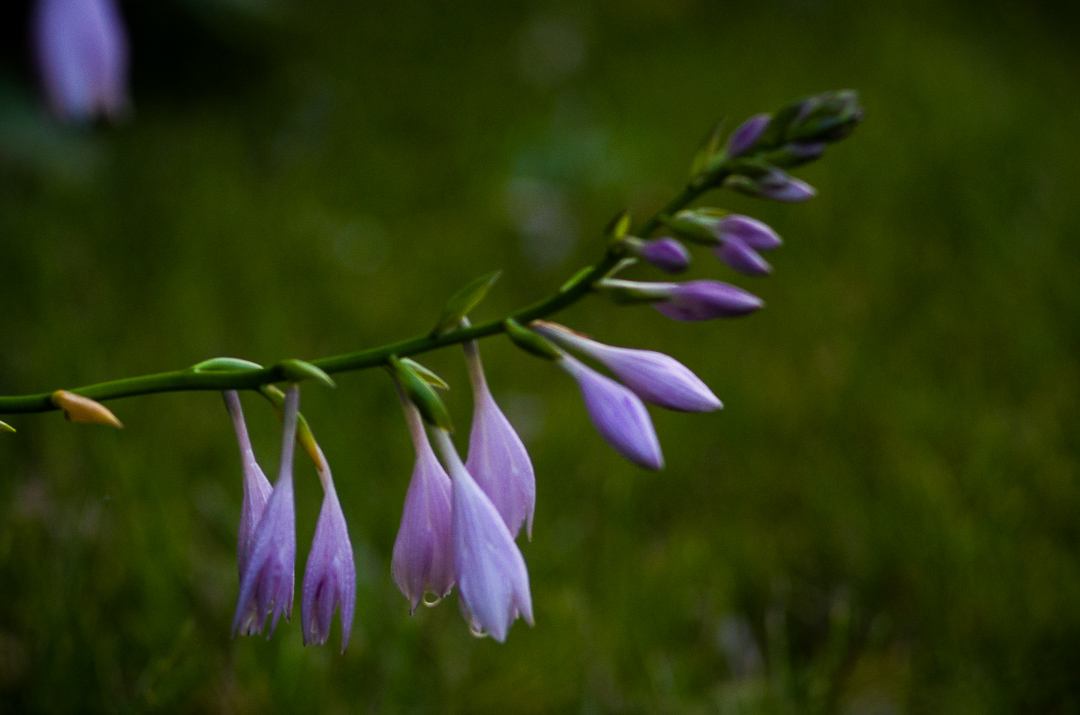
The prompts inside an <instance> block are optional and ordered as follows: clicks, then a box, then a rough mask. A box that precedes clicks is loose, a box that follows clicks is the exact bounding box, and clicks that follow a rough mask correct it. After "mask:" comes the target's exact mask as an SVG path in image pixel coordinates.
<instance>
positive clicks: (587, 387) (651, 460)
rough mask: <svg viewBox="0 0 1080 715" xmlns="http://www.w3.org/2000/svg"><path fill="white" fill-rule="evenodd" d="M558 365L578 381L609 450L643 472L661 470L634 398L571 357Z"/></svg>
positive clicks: (656, 446) (644, 413)
mask: <svg viewBox="0 0 1080 715" xmlns="http://www.w3.org/2000/svg"><path fill="white" fill-rule="evenodd" d="M558 364H559V366H560V367H561V368H562V369H564V370H566V372H567V373H569V374H570V376H571V377H573V378H574V379H575V380H577V383H578V387H579V388H580V389H581V396H582V398H583V399H584V400H585V409H586V410H587V411H588V413H589V417H590V418H591V419H592V423H593V425H595V427H596V429H597V431H599V432H600V435H601V436H602V437H603V438H604V439H606V440H607V441H608V443H609V444H610V445H611V446H612V447H614V448H615V449H616V450H617V451H618V452H619V453H620V454H622V455H623V456H624V457H626V458H627V459H629V460H630V461H631V462H633V463H634V464H637V465H639V466H642V467H645V468H646V469H654V470H656V469H661V468H663V466H664V457H663V455H662V454H661V452H660V442H659V440H658V439H657V438H656V430H654V429H653V424H652V420H651V419H649V412H648V410H646V409H645V405H643V404H642V402H641V400H640V399H639V398H638V396H637V395H635V394H634V393H633V392H632V391H631V390H630V389H628V388H626V387H624V386H622V385H620V384H619V383H617V382H615V381H614V380H612V379H611V378H610V377H608V376H606V375H601V374H600V373H599V372H597V371H596V370H593V369H592V368H590V367H588V366H587V365H585V364H584V363H582V362H581V361H580V360H578V359H577V358H574V357H572V356H570V355H563V356H562V357H561V358H560V359H559V363H558Z"/></svg>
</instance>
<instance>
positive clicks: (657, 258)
mask: <svg viewBox="0 0 1080 715" xmlns="http://www.w3.org/2000/svg"><path fill="white" fill-rule="evenodd" d="M626 241H627V244H628V247H629V249H630V252H631V253H633V254H634V255H635V256H637V257H638V258H640V259H641V260H643V261H646V262H648V263H651V264H652V265H654V266H656V267H657V268H659V269H660V270H662V271H665V272H667V273H682V272H683V271H685V270H686V269H687V268H688V267H689V266H690V252H689V251H687V250H686V246H684V245H682V244H681V243H679V242H678V241H676V240H675V239H674V238H670V237H667V238H658V239H656V240H653V241H642V240H641V239H640V238H628V239H626Z"/></svg>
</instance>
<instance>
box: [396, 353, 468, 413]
mask: <svg viewBox="0 0 1080 715" xmlns="http://www.w3.org/2000/svg"><path fill="white" fill-rule="evenodd" d="M390 366H391V368H392V369H393V371H394V377H395V378H397V381H398V384H399V385H401V389H402V390H404V391H405V394H406V395H407V396H408V398H409V400H410V401H411V402H412V403H413V404H414V405H416V409H418V410H420V414H421V415H422V416H423V418H424V419H425V420H426V421H427V422H428V424H430V425H433V426H435V427H441V428H442V429H444V430H446V431H447V432H452V431H453V430H454V427H453V423H452V422H451V421H450V413H449V412H448V411H447V409H446V405H445V404H444V403H443V401H442V398H440V397H439V395H438V393H436V392H435V390H434V389H433V388H432V387H431V385H430V384H429V383H428V381H427V380H425V379H424V378H423V377H422V376H421V375H420V374H419V373H418V372H417V371H416V370H414V369H413V368H412V367H410V366H409V365H407V364H405V362H404V361H403V360H400V359H398V357H397V356H396V355H392V356H391V357H390Z"/></svg>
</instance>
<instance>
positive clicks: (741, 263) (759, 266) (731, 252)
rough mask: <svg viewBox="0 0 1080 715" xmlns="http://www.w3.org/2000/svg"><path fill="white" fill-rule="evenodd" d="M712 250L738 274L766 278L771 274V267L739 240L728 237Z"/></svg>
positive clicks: (758, 254)
mask: <svg viewBox="0 0 1080 715" xmlns="http://www.w3.org/2000/svg"><path fill="white" fill-rule="evenodd" d="M713 250H714V252H715V253H716V256H717V257H718V258H719V259H720V260H722V261H723V262H724V263H726V264H728V265H729V266H731V267H732V268H734V269H735V270H737V271H738V272H739V273H745V274H746V275H748V276H767V275H769V274H770V273H772V266H770V265H769V263H768V262H767V261H766V260H765V259H764V258H762V257H761V254H760V253H758V252H757V251H755V250H754V249H753V248H751V247H750V246H748V245H747V244H746V243H744V242H743V241H742V239H740V238H736V237H734V236H729V237H728V238H726V239H725V240H724V241H722V242H721V243H720V245H718V246H716V247H715V248H714V249H713Z"/></svg>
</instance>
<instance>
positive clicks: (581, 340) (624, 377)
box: [534, 323, 723, 412]
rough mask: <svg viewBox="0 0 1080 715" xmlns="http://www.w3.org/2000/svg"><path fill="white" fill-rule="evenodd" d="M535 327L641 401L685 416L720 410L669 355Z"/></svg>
mask: <svg viewBox="0 0 1080 715" xmlns="http://www.w3.org/2000/svg"><path fill="white" fill-rule="evenodd" d="M534 326H535V327H536V330H538V331H539V332H540V333H542V334H544V335H546V336H547V337H549V338H551V339H552V340H554V341H555V342H557V343H559V344H560V345H562V346H563V347H566V348H570V349H572V350H576V351H577V352H579V353H581V354H583V355H585V356H587V357H590V358H592V359H593V360H596V361H597V362H600V363H602V364H603V365H605V366H606V367H607V368H608V369H609V370H611V372H613V373H614V374H615V376H616V377H618V378H619V380H621V381H622V382H623V383H624V384H625V385H626V386H627V387H629V388H630V389H631V390H633V391H634V393H636V394H637V396H638V397H640V398H642V399H643V400H648V401H649V402H652V403H653V404H655V405H660V406H661V407H667V408H668V409H672V410H681V411H684V412H711V411H713V410H718V409H720V408H721V407H722V406H723V405H722V404H721V403H720V400H719V399H717V397H716V395H714V394H713V393H712V390H710V389H709V387H708V385H706V384H705V383H704V382H702V381H701V379H700V378H698V376H697V375H695V374H694V373H693V372H691V371H690V370H689V368H687V367H686V366H685V365H683V364H682V363H681V362H679V361H678V360H676V359H675V358H673V357H670V356H669V355H664V354H663V353H658V352H655V351H652V350H634V349H631V348H620V347H615V346H613V345H604V344H603V343H599V342H597V341H595V340H590V339H589V338H586V337H585V336H584V335H580V334H578V333H575V332H573V331H571V330H570V329H568V328H566V327H564V326H562V325H557V324H555V323H540V324H534Z"/></svg>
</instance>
